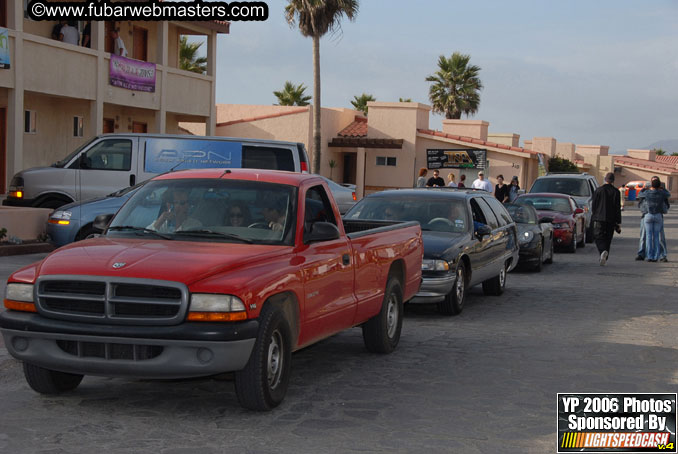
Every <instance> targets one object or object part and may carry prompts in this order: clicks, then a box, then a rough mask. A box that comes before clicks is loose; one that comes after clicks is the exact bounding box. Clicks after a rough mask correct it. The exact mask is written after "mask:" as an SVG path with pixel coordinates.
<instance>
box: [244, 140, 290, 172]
mask: <svg viewBox="0 0 678 454" xmlns="http://www.w3.org/2000/svg"><path fill="white" fill-rule="evenodd" d="M242 167H243V169H272V170H287V171H289V172H294V170H295V169H294V155H293V151H292V150H291V149H289V148H278V147H257V146H253V145H247V144H244V143H243V145H242Z"/></svg>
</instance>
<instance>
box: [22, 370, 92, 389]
mask: <svg viewBox="0 0 678 454" xmlns="http://www.w3.org/2000/svg"><path fill="white" fill-rule="evenodd" d="M24 377H25V378H26V382H27V383H28V386H30V387H31V388H33V390H34V391H36V392H39V393H40V394H60V393H63V392H66V391H71V390H74V389H75V388H77V387H78V385H79V384H80V382H81V381H82V378H83V376H82V375H79V374H68V373H66V372H57V371H55V370H49V369H44V368H42V367H39V366H35V365H33V364H28V363H24Z"/></svg>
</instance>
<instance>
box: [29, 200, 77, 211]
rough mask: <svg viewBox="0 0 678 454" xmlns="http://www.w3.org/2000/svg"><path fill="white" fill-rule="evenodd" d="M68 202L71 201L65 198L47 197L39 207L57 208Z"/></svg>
mask: <svg viewBox="0 0 678 454" xmlns="http://www.w3.org/2000/svg"><path fill="white" fill-rule="evenodd" d="M67 203H71V202H70V201H68V200H63V199H45V200H43V201H42V202H40V203H39V204H38V206H37V208H51V209H53V210H55V209H57V208H59V207H62V206H64V205H66V204H67Z"/></svg>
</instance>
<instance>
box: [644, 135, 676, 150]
mask: <svg viewBox="0 0 678 454" xmlns="http://www.w3.org/2000/svg"><path fill="white" fill-rule="evenodd" d="M643 148H645V149H647V150H652V149H653V148H661V149H662V150H664V151H665V152H666V154H671V153H678V139H668V140H659V141H657V142H655V143H653V144H650V145H648V146H646V147H643Z"/></svg>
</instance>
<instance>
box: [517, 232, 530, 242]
mask: <svg viewBox="0 0 678 454" xmlns="http://www.w3.org/2000/svg"><path fill="white" fill-rule="evenodd" d="M533 238H534V233H533V232H525V233H523V234H522V235H520V238H519V240H518V241H519V242H520V243H522V244H527V243H529V242H530V241H532V239H533Z"/></svg>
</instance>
